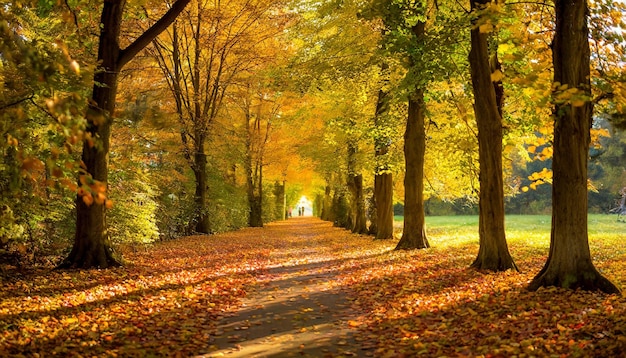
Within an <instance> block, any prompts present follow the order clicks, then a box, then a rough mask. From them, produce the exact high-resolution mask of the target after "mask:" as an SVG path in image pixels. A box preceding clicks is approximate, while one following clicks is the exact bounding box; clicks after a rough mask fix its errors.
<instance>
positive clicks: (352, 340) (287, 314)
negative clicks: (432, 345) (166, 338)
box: [205, 218, 372, 357]
mask: <svg viewBox="0 0 626 358" xmlns="http://www.w3.org/2000/svg"><path fill="white" fill-rule="evenodd" d="M284 223H285V222H282V223H280V225H270V226H268V228H267V230H268V235H272V231H284V233H283V234H286V233H289V234H290V235H291V236H292V237H291V238H289V239H287V240H284V241H280V243H279V241H278V240H277V247H276V248H275V249H274V250H273V251H272V253H271V254H270V259H271V261H272V265H271V266H270V268H268V269H267V270H266V271H265V272H264V274H263V275H259V277H258V278H257V286H255V287H253V288H252V290H251V292H250V294H249V295H248V296H247V297H246V298H244V299H243V302H242V306H241V308H240V309H239V311H237V312H235V313H234V314H233V315H232V316H230V317H227V318H225V319H224V320H223V321H222V322H221V323H219V324H218V337H217V338H216V339H215V341H214V342H212V344H213V346H214V348H216V349H217V350H216V351H214V352H211V353H209V354H207V355H205V357H292V356H293V357H337V356H354V357H365V356H371V355H372V353H371V352H369V354H368V352H367V351H366V350H365V349H361V348H358V349H357V348H355V347H359V346H360V345H359V343H358V341H357V339H356V334H357V331H356V329H355V328H353V327H351V326H350V321H351V320H354V319H356V318H357V317H358V316H359V314H358V312H356V311H355V310H353V309H352V308H351V304H350V302H349V301H348V299H347V294H346V293H345V292H343V288H342V287H341V285H340V284H339V283H338V282H337V281H336V278H335V273H336V271H337V270H338V269H339V267H340V265H341V264H342V262H345V260H346V259H340V258H339V257H338V256H336V255H334V253H333V252H332V249H330V248H329V247H326V246H324V245H323V243H322V241H319V240H318V238H317V236H320V235H324V234H327V233H328V232H329V231H330V230H340V229H336V228H332V227H331V226H330V224H326V223H324V222H321V221H319V220H318V219H313V218H308V219H307V218H296V219H291V220H289V221H288V222H287V223H288V225H285V224H284Z"/></svg>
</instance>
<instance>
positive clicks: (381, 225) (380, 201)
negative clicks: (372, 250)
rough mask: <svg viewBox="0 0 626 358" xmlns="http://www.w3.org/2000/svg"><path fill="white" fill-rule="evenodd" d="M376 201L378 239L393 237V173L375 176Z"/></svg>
mask: <svg viewBox="0 0 626 358" xmlns="http://www.w3.org/2000/svg"><path fill="white" fill-rule="evenodd" d="M374 201H375V202H376V229H377V232H376V237H375V239H376V240H386V239H393V175H392V174H391V173H383V174H377V175H376V176H375V177H374Z"/></svg>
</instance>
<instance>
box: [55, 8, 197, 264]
mask: <svg viewBox="0 0 626 358" xmlns="http://www.w3.org/2000/svg"><path fill="white" fill-rule="evenodd" d="M189 1H190V0H178V1H176V2H175V3H174V4H172V6H171V7H170V8H169V10H168V11H167V12H166V13H165V14H164V15H163V16H162V17H161V18H160V19H159V20H158V21H157V22H156V23H154V25H153V26H151V27H150V28H149V29H148V30H146V31H145V32H143V33H142V34H141V35H140V36H139V37H138V38H137V39H135V40H134V41H133V42H132V43H131V44H130V45H128V46H127V47H126V48H124V49H122V48H121V47H120V35H121V23H122V17H123V15H124V6H125V4H126V1H125V0H105V1H104V6H103V8H102V14H101V17H100V36H99V44H98V63H99V64H100V70H99V71H97V72H96V73H95V75H94V86H93V92H92V96H91V102H90V104H89V108H88V110H87V115H86V119H87V128H86V130H85V132H86V133H87V138H86V139H85V140H84V142H83V151H82V162H83V163H84V172H83V173H82V174H81V175H80V178H79V185H81V186H83V187H85V186H86V187H88V188H89V189H90V190H89V191H79V193H78V195H77V196H76V234H75V237H74V245H73V247H72V251H71V252H70V254H69V256H68V257H67V258H66V259H65V260H63V262H62V263H61V264H60V265H59V267H61V268H69V267H74V268H91V267H99V268H106V267H110V266H117V265H119V264H120V262H119V261H118V260H117V259H115V258H114V257H113V252H112V249H111V246H110V243H109V234H108V232H107V224H106V209H107V204H106V199H105V198H104V195H103V193H104V191H106V185H107V180H108V153H109V141H110V135H111V126H112V124H113V115H114V112H115V96H116V93H117V82H118V75H119V72H120V70H121V69H122V68H123V67H124V65H126V64H127V63H128V62H129V61H130V60H132V59H133V58H134V57H135V56H136V55H137V53H139V51H141V50H142V49H144V48H145V47H146V46H147V45H148V44H150V42H152V40H154V38H156V36H158V35H159V34H160V33H161V32H163V31H164V30H165V29H166V28H167V27H168V26H169V25H170V24H171V23H172V22H174V20H175V19H176V17H177V16H178V14H180V13H181V11H182V10H183V9H184V8H185V6H186V5H187V3H189ZM94 140H97V143H94Z"/></svg>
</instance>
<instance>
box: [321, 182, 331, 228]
mask: <svg viewBox="0 0 626 358" xmlns="http://www.w3.org/2000/svg"><path fill="white" fill-rule="evenodd" d="M332 202H333V198H332V196H331V195H330V185H328V184H327V185H326V188H324V198H323V199H322V212H321V215H320V219H322V220H325V221H331V222H332V221H333V217H332V209H331V207H332Z"/></svg>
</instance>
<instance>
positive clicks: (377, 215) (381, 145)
mask: <svg viewBox="0 0 626 358" xmlns="http://www.w3.org/2000/svg"><path fill="white" fill-rule="evenodd" d="M381 67H382V70H384V69H385V68H386V67H387V66H381ZM388 96H389V94H388V93H387V91H386V89H381V90H379V91H378V100H377V103H376V113H375V115H374V127H375V128H376V129H378V130H379V131H378V132H383V133H385V125H388V123H385V121H384V120H383V118H384V116H385V115H387V112H388V111H389V103H388V100H389V99H388ZM383 133H378V136H376V137H375V138H374V150H375V155H376V168H375V172H374V208H373V212H374V217H373V218H372V224H371V225H370V229H369V233H370V235H375V239H376V240H385V239H392V238H393V174H392V171H391V170H390V168H389V163H386V162H385V159H386V155H387V154H388V153H389V147H390V142H391V138H389V136H388V135H385V134H383ZM379 161H380V162H379Z"/></svg>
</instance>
